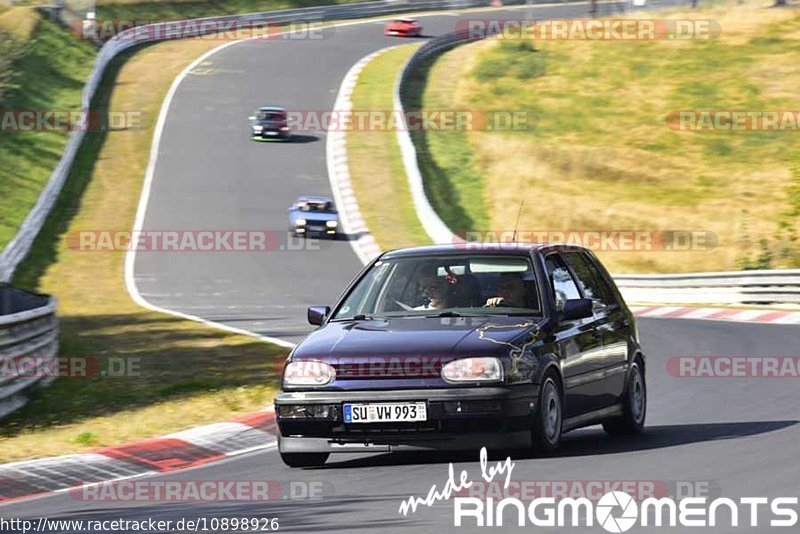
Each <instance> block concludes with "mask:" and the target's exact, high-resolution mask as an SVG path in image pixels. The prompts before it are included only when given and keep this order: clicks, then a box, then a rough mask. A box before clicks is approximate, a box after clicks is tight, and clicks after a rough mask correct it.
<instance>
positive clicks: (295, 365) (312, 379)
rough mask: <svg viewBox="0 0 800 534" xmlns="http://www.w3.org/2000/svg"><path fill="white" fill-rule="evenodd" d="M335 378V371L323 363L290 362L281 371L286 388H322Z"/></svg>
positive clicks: (315, 361)
mask: <svg viewBox="0 0 800 534" xmlns="http://www.w3.org/2000/svg"><path fill="white" fill-rule="evenodd" d="M335 377H336V370H335V369H334V368H333V367H332V366H330V365H328V364H327V363H325V362H320V361H317V360H302V361H296V362H291V363H290V364H289V365H287V366H286V369H284V370H283V384H284V385H286V386H324V385H325V384H330V383H331V382H333V379H334V378H335Z"/></svg>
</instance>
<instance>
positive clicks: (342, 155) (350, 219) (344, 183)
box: [325, 46, 397, 265]
mask: <svg viewBox="0 0 800 534" xmlns="http://www.w3.org/2000/svg"><path fill="white" fill-rule="evenodd" d="M393 48H397V46H390V47H387V48H382V49H381V50H378V51H377V52H373V53H371V54H369V55H368V56H365V57H363V58H361V59H360V60H359V61H358V62H357V63H356V64H355V65H353V66H352V67H351V68H350V70H349V71H347V74H345V76H344V79H343V80H342V84H341V86H340V87H339V93H338V94H337V96H336V102H335V103H334V105H333V110H334V111H350V110H351V109H352V108H353V103H352V102H351V101H350V97H351V96H352V95H353V90H354V89H355V86H356V83H357V82H358V76H359V75H360V74H361V71H362V70H364V67H365V66H366V65H367V64H368V63H369V62H370V61H372V60H373V59H375V58H376V57H378V56H379V55H381V54H383V53H384V52H387V51H389V50H391V49H393ZM325 152H326V163H327V167H328V180H329V181H330V184H331V190H332V191H333V198H334V200H335V201H336V205H337V206H338V208H339V220H340V222H341V223H342V228H343V229H344V231H345V233H346V234H347V236H348V237H349V239H350V244H351V245H352V247H353V251H354V252H355V253H356V256H358V259H359V260H361V263H363V264H365V265H366V264H367V263H369V262H370V261H371V260H372V259H373V258H375V257H376V256H377V255H378V254H380V253H381V248H380V247H379V246H378V243H376V242H375V238H374V237H372V234H371V233H370V232H369V228H368V227H367V223H366V221H364V217H363V216H362V215H361V210H360V209H359V207H358V200H357V199H356V194H355V191H354V190H353V184H352V182H351V180H350V167H349V165H348V163H347V132H346V131H344V130H338V129H333V130H331V131H329V132H328V137H327V140H326V145H325Z"/></svg>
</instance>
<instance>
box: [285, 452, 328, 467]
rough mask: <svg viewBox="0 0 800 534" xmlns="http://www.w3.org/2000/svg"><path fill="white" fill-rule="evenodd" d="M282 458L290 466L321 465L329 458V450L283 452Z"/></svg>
mask: <svg viewBox="0 0 800 534" xmlns="http://www.w3.org/2000/svg"><path fill="white" fill-rule="evenodd" d="M280 454H281V460H283V463H285V464H286V465H288V466H289V467H319V466H320V465H323V464H324V463H325V462H326V461H327V460H328V456H330V453H327V452H281V453H280Z"/></svg>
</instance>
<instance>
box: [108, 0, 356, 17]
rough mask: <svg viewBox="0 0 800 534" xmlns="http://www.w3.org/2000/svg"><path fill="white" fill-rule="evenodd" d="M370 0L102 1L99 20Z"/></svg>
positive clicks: (271, 9) (235, 12)
mask: <svg viewBox="0 0 800 534" xmlns="http://www.w3.org/2000/svg"><path fill="white" fill-rule="evenodd" d="M358 1H366V0H210V1H209V0H178V1H175V0H165V1H141V0H121V1H120V0H117V1H108V0H100V1H99V2H98V3H97V18H98V20H149V21H155V20H184V19H193V18H200V17H211V16H217V15H235V14H238V13H256V12H260V11H273V10H276V9H292V8H300V7H313V6H319V5H330V4H349V3H353V2H358Z"/></svg>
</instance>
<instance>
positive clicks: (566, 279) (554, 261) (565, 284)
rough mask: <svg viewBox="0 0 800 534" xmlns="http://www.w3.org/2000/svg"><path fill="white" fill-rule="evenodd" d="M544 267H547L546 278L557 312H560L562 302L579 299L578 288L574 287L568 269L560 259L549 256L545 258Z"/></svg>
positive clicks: (562, 305)
mask: <svg viewBox="0 0 800 534" xmlns="http://www.w3.org/2000/svg"><path fill="white" fill-rule="evenodd" d="M545 266H546V267H547V277H548V278H549V279H550V285H551V286H552V289H553V297H554V298H555V301H556V309H557V310H561V309H562V308H563V307H564V301H566V300H570V299H579V298H581V294H580V292H579V291H578V286H577V285H575V281H574V280H573V279H572V275H571V274H570V272H569V269H567V267H566V265H564V262H563V260H562V259H561V258H559V257H558V256H556V255H550V256H548V257H547V258H545Z"/></svg>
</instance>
